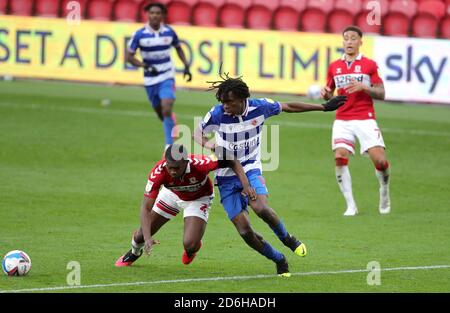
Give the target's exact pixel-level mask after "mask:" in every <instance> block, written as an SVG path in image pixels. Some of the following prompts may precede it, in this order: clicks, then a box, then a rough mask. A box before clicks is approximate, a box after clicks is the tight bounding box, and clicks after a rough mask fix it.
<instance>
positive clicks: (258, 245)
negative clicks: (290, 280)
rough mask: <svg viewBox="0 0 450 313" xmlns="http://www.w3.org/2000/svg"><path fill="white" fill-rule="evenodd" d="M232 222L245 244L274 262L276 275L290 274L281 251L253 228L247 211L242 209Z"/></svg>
mask: <svg viewBox="0 0 450 313" xmlns="http://www.w3.org/2000/svg"><path fill="white" fill-rule="evenodd" d="M232 222H233V224H234V226H235V227H236V230H237V231H238V233H239V235H241V237H242V239H244V241H245V242H246V243H247V245H249V246H250V247H251V248H253V249H254V250H256V251H258V252H259V253H260V254H262V255H264V256H265V257H266V258H268V259H269V260H272V261H273V262H275V264H276V267H277V274H278V275H280V276H283V277H289V276H291V274H290V273H289V265H288V263H287V260H286V257H285V256H284V255H283V254H282V253H281V252H279V251H277V250H276V249H274V248H273V247H272V246H271V245H270V244H269V243H268V242H267V241H265V240H264V239H263V237H262V236H261V235H259V234H258V233H256V232H255V231H254V230H253V228H252V226H251V225H250V219H249V218H248V213H247V212H245V211H242V212H241V213H239V214H238V215H236V216H235V217H234V218H233V219H232Z"/></svg>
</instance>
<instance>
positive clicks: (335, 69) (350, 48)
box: [321, 26, 391, 216]
mask: <svg viewBox="0 0 450 313" xmlns="http://www.w3.org/2000/svg"><path fill="white" fill-rule="evenodd" d="M342 34H343V37H344V42H343V43H344V55H343V56H342V58H341V59H339V60H337V61H335V62H333V63H331V64H330V67H329V68H328V77H327V85H326V86H325V87H324V88H323V89H322V92H321V96H322V97H323V98H324V99H325V100H328V99H330V98H331V97H332V96H333V93H334V90H335V89H337V92H338V94H339V95H347V96H348V98H347V102H346V103H345V104H344V105H343V106H342V107H340V108H339V109H338V110H337V111H336V120H335V121H334V124H333V135H332V149H333V151H334V156H335V160H336V178H337V181H338V184H339V187H340V189H341V191H342V193H343V194H344V197H345V200H346V202H347V210H346V211H345V213H344V215H345V216H353V215H356V214H357V213H358V208H357V206H356V203H355V200H354V199H353V193H352V181H351V176H350V172H349V169H348V158H349V155H350V154H354V153H355V138H358V141H359V143H360V152H361V154H368V155H369V157H370V159H371V160H372V162H373V164H374V165H375V168H376V170H375V174H376V176H377V178H378V180H379V182H380V204H379V211H380V213H381V214H387V213H389V212H390V209H391V207H390V198H389V163H388V161H387V159H386V155H385V145H384V141H383V137H382V135H381V131H380V129H379V127H378V125H377V122H376V120H375V111H374V108H373V100H372V99H379V100H384V94H385V91H384V85H383V81H382V79H381V78H380V77H379V76H378V66H377V64H376V63H375V61H373V60H371V59H369V58H366V57H364V56H362V55H361V54H360V52H359V49H360V47H361V45H362V36H363V34H362V31H361V30H360V29H359V28H358V27H355V26H349V27H347V28H346V29H345V30H344V31H343V33H342Z"/></svg>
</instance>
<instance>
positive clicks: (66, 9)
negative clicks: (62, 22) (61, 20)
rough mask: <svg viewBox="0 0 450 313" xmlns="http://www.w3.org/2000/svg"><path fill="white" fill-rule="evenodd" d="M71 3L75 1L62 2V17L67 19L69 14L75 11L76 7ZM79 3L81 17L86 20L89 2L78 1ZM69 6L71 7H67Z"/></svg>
mask: <svg viewBox="0 0 450 313" xmlns="http://www.w3.org/2000/svg"><path fill="white" fill-rule="evenodd" d="M70 2H73V1H72V0H62V1H61V9H60V12H61V15H60V16H61V17H66V16H67V14H68V13H69V12H71V11H72V10H73V9H74V7H73V6H71V4H70ZM77 2H78V3H79V5H80V10H81V12H80V13H81V17H83V18H84V17H85V15H86V14H85V13H86V7H87V0H77ZM68 5H69V7H67V6H68Z"/></svg>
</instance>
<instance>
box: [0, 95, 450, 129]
mask: <svg viewBox="0 0 450 313" xmlns="http://www.w3.org/2000/svg"><path fill="white" fill-rule="evenodd" d="M0 106H3V107H14V108H23V109H40V110H55V111H62V112H74V113H90V114H105V115H119V116H134V117H146V118H148V117H150V118H155V119H156V116H155V114H154V113H153V112H151V111H130V110H109V109H108V108H103V109H96V108H75V107H57V106H45V105H40V104H25V105H18V104H16V103H8V102H0ZM206 109H207V108H205V112H206ZM177 117H179V118H182V119H192V118H194V117H195V115H191V114H179V113H177ZM198 117H199V118H201V119H203V117H202V116H198ZM268 125H280V126H288V127H297V128H310V129H327V130H330V131H331V129H332V125H331V124H317V123H308V122H300V121H298V122H292V121H272V122H269V123H268ZM382 131H383V133H396V134H407V135H423V136H437V137H450V132H440V131H430V130H420V129H401V128H383V129H382Z"/></svg>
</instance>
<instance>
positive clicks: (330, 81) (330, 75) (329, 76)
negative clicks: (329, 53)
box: [327, 66, 336, 89]
mask: <svg viewBox="0 0 450 313" xmlns="http://www.w3.org/2000/svg"><path fill="white" fill-rule="evenodd" d="M327 87H330V88H331V89H335V88H336V85H335V83H334V76H333V70H332V68H331V66H329V67H328V72H327Z"/></svg>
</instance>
